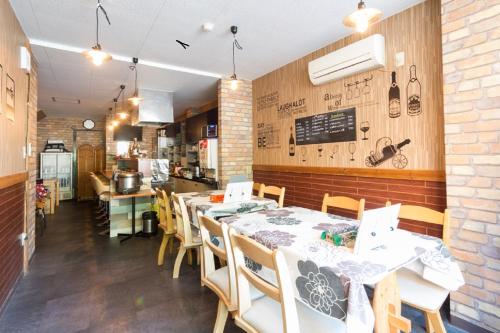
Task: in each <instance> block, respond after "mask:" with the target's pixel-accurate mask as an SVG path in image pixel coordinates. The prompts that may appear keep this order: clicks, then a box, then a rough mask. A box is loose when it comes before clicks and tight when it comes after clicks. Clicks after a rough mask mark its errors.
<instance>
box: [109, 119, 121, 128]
mask: <svg viewBox="0 0 500 333" xmlns="http://www.w3.org/2000/svg"><path fill="white" fill-rule="evenodd" d="M111 125H112V126H113V127H116V126H118V125H120V122H119V121H118V120H116V119H113V120H112V121H111Z"/></svg>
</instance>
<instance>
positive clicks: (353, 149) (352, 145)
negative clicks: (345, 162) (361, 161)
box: [349, 142, 356, 161]
mask: <svg viewBox="0 0 500 333" xmlns="http://www.w3.org/2000/svg"><path fill="white" fill-rule="evenodd" d="M355 152H356V143H355V142H350V143H349V153H350V154H351V161H354V153H355Z"/></svg>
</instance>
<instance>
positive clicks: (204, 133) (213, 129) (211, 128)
mask: <svg viewBox="0 0 500 333" xmlns="http://www.w3.org/2000/svg"><path fill="white" fill-rule="evenodd" d="M201 137H202V138H203V139H205V138H216V137H217V125H205V126H202V127H201Z"/></svg>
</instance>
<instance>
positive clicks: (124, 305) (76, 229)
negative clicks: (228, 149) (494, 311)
mask: <svg viewBox="0 0 500 333" xmlns="http://www.w3.org/2000/svg"><path fill="white" fill-rule="evenodd" d="M97 231H98V229H96V228H95V227H94V221H93V214H92V210H91V205H90V203H80V204H75V203H70V202H68V203H63V204H62V205H61V206H60V208H59V209H58V211H57V213H56V215H53V216H50V217H49V219H48V227H47V229H46V232H45V235H44V236H43V237H42V238H40V239H39V240H38V241H37V250H36V253H35V255H34V257H33V259H32V262H31V265H30V272H29V273H28V274H27V275H26V276H25V277H24V278H23V279H22V280H21V281H20V282H19V284H18V286H17V288H16V290H15V292H14V294H13V295H12V297H11V299H10V301H9V303H8V305H7V308H6V309H5V311H4V312H3V314H2V316H1V318H0V332H9V333H10V332H48V333H59V332H61V333H63V332H64V333H71V332H106V333H107V332H182V333H190V332H193V333H195V332H196V333H200V332H212V328H213V324H214V320H215V312H216V307H217V298H216V296H215V295H214V294H213V293H212V292H211V291H210V290H209V289H207V288H203V287H201V286H200V282H199V270H198V269H194V268H192V267H190V266H187V264H186V263H184V264H183V266H182V268H181V276H180V278H179V280H173V279H172V275H171V273H172V266H173V260H174V257H173V256H169V257H168V259H167V261H166V264H165V266H164V267H158V266H157V265H156V254H157V250H158V246H159V243H160V237H156V238H154V239H140V238H139V239H132V240H129V241H127V242H125V243H124V244H122V245H120V244H119V242H118V241H117V240H116V239H113V240H109V239H108V238H105V237H101V236H97ZM405 313H406V314H407V315H408V314H410V312H408V311H405ZM411 317H412V320H413V326H414V330H413V332H424V331H425V330H423V329H422V328H421V327H419V323H420V325H421V324H422V318H421V316H420V315H419V314H418V313H414V312H412V313H411ZM225 332H241V330H239V329H238V328H237V327H235V325H234V324H233V322H232V321H231V320H228V322H227V324H226V330H225ZM448 332H450V333H451V332H461V331H458V330H455V329H449V330H448Z"/></svg>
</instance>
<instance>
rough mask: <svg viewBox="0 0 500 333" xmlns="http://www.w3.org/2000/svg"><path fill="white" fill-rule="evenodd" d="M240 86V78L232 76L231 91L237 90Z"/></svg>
mask: <svg viewBox="0 0 500 333" xmlns="http://www.w3.org/2000/svg"><path fill="white" fill-rule="evenodd" d="M238 84H239V81H238V78H237V77H236V74H233V75H232V76H231V86H230V87H231V90H237V89H238Z"/></svg>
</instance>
